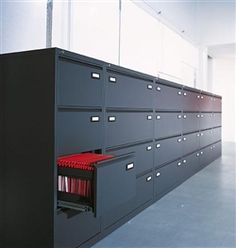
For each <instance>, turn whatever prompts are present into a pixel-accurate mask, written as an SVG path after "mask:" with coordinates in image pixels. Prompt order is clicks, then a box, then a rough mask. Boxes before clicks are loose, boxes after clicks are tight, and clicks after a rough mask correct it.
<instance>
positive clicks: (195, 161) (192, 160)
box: [181, 153, 199, 178]
mask: <svg viewBox="0 0 236 248" xmlns="http://www.w3.org/2000/svg"><path fill="white" fill-rule="evenodd" d="M181 166H182V167H183V170H184V177H185V178H186V177H190V176H192V175H193V174H194V173H195V172H196V171H197V170H198V168H199V157H198V156H197V155H196V153H192V154H190V155H188V156H186V157H184V158H183V159H182V164H181Z"/></svg>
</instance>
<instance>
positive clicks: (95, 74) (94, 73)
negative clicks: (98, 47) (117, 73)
mask: <svg viewBox="0 0 236 248" xmlns="http://www.w3.org/2000/svg"><path fill="white" fill-rule="evenodd" d="M92 78H96V79H99V78H100V74H99V73H97V72H92Z"/></svg>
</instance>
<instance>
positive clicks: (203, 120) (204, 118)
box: [199, 113, 214, 130]
mask: <svg viewBox="0 0 236 248" xmlns="http://www.w3.org/2000/svg"><path fill="white" fill-rule="evenodd" d="M199 115H200V118H199V120H200V129H201V130H203V129H207V128H211V127H212V126H214V124H213V114H212V113H201V114H199Z"/></svg>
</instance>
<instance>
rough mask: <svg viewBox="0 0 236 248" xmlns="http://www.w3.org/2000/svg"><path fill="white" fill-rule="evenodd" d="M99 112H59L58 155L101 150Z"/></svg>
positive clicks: (101, 136) (100, 117) (101, 138)
mask: <svg viewBox="0 0 236 248" xmlns="http://www.w3.org/2000/svg"><path fill="white" fill-rule="evenodd" d="M102 126H103V118H102V113H101V112H96V111H95V112H93V111H90V112H86V111H72V112H70V111H59V112H58V113H57V132H56V134H57V140H58V147H57V149H58V154H60V155H61V154H71V153H79V152H83V151H88V150H89V151H90V150H96V149H101V146H102V141H103V128H102Z"/></svg>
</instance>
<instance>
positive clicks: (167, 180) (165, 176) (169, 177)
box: [155, 160, 183, 197]
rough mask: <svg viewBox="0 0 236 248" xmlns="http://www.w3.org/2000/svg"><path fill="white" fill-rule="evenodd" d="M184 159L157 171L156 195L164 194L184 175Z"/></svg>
mask: <svg viewBox="0 0 236 248" xmlns="http://www.w3.org/2000/svg"><path fill="white" fill-rule="evenodd" d="M181 165H182V160H177V161H175V162H172V163H170V164H168V165H165V166H163V167H161V168H159V169H157V170H156V171H155V195H156V196H157V197H158V196H162V195H163V194H165V193H166V192H167V191H168V190H169V189H170V188H171V187H172V186H174V185H175V184H176V183H177V182H179V181H181V179H182V177H183V167H182V166H181Z"/></svg>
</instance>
